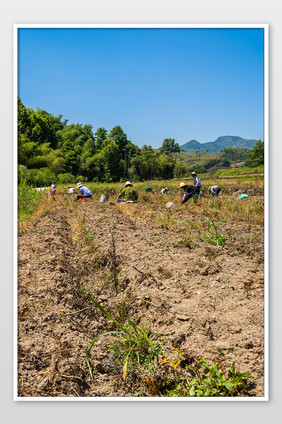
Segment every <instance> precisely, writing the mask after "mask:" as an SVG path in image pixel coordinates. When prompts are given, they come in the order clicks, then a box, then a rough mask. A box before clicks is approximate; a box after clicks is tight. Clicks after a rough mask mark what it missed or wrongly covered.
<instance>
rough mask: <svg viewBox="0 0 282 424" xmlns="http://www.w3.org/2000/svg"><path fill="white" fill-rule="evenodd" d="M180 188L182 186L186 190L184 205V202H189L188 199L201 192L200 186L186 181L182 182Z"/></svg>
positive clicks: (182, 201)
mask: <svg viewBox="0 0 282 424" xmlns="http://www.w3.org/2000/svg"><path fill="white" fill-rule="evenodd" d="M179 188H182V189H183V191H184V195H183V197H182V200H181V204H182V205H183V203H186V202H188V200H189V199H191V197H193V196H195V195H199V192H200V189H199V188H198V187H195V186H191V185H188V184H185V183H180V186H179Z"/></svg>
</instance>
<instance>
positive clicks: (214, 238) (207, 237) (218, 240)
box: [203, 216, 227, 246]
mask: <svg viewBox="0 0 282 424" xmlns="http://www.w3.org/2000/svg"><path fill="white" fill-rule="evenodd" d="M226 219H227V218H224V219H222V220H221V221H218V222H216V221H215V220H214V219H213V218H212V217H211V216H208V217H207V227H208V232H207V233H205V234H203V239H204V241H207V242H208V243H211V244H214V245H215V246H224V245H225V243H226V242H227V237H226V236H224V235H223V234H222V233H221V232H220V231H219V227H220V226H221V225H222V223H223V222H224V221H225V220H226ZM211 227H213V231H212V230H211Z"/></svg>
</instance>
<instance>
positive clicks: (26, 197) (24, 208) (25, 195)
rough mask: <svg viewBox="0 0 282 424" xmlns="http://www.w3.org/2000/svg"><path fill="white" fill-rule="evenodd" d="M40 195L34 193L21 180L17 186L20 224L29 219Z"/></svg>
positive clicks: (36, 192) (38, 201)
mask: <svg viewBox="0 0 282 424" xmlns="http://www.w3.org/2000/svg"><path fill="white" fill-rule="evenodd" d="M41 196H42V194H41V193H40V192H38V191H36V190H35V189H34V188H33V187H32V186H30V185H28V184H27V183H26V181H25V180H24V179H23V180H21V182H20V184H19V186H18V221H19V222H21V221H23V220H26V219H28V218H29V217H30V215H31V214H32V212H33V211H34V210H35V209H36V208H37V207H38V205H39V203H40V200H41Z"/></svg>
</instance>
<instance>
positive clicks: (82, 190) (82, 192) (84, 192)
mask: <svg viewBox="0 0 282 424" xmlns="http://www.w3.org/2000/svg"><path fill="white" fill-rule="evenodd" d="M79 191H80V195H81V196H92V193H91V191H90V190H88V188H87V187H85V186H81V187H79Z"/></svg>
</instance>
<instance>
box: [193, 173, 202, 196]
mask: <svg viewBox="0 0 282 424" xmlns="http://www.w3.org/2000/svg"><path fill="white" fill-rule="evenodd" d="M191 175H192V177H193V178H194V182H193V186H194V187H197V188H198V189H199V192H200V189H201V187H202V183H201V180H200V178H199V177H198V175H197V174H196V172H191Z"/></svg>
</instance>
